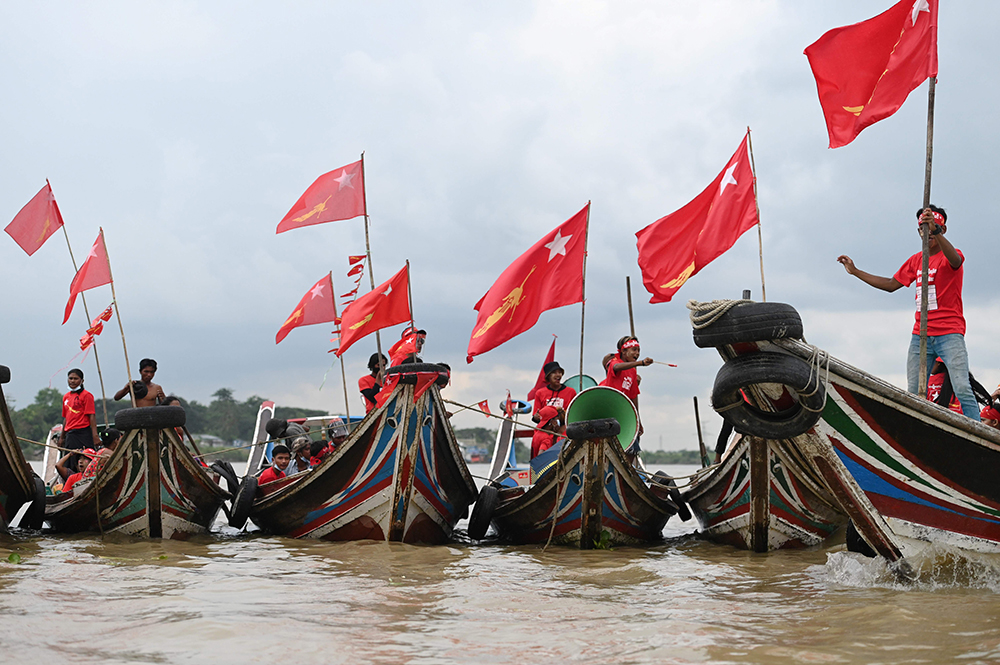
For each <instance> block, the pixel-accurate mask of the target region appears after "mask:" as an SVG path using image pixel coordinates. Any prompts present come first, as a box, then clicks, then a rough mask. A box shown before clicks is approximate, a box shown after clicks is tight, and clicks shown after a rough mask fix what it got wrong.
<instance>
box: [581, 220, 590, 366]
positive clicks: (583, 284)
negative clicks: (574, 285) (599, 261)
mask: <svg viewBox="0 0 1000 665" xmlns="http://www.w3.org/2000/svg"><path fill="white" fill-rule="evenodd" d="M584 229H585V230H584V232H583V275H582V277H581V279H580V291H582V293H581V295H582V296H583V299H582V300H580V385H581V386H582V385H583V324H584V321H585V320H586V308H587V242H588V241H589V240H590V201H587V224H586V225H585V226H584Z"/></svg>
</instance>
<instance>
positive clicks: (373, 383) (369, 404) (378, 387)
mask: <svg viewBox="0 0 1000 665" xmlns="http://www.w3.org/2000/svg"><path fill="white" fill-rule="evenodd" d="M380 359H381V361H382V367H388V366H389V361H388V360H387V359H386V357H385V356H383V355H380V354H378V353H373V354H372V357H371V358H369V359H368V371H369V372H371V374H365V375H364V376H362V377H361V378H360V379H358V390H360V391H361V398H362V400H364V403H365V413H368V412H369V411H371V410H372V409H374V408H375V399H376V398H377V397H378V394H379V393H380V392H382V374H381V371H380V370H381V369H382V368H380V367H379V360H380Z"/></svg>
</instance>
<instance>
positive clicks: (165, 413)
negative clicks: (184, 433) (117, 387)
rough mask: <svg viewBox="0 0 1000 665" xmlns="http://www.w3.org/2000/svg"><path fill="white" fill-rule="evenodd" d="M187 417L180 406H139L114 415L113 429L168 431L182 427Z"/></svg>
mask: <svg viewBox="0 0 1000 665" xmlns="http://www.w3.org/2000/svg"><path fill="white" fill-rule="evenodd" d="M186 422H187V416H186V415H185V413H184V407H182V406H140V407H137V408H134V409H122V410H121V411H119V412H118V413H116V414H115V427H116V428H117V429H120V430H122V431H123V432H124V431H126V430H130V429H168V428H170V427H183V426H184V423H186Z"/></svg>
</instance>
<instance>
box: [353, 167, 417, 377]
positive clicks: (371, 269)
mask: <svg viewBox="0 0 1000 665" xmlns="http://www.w3.org/2000/svg"><path fill="white" fill-rule="evenodd" d="M361 201H362V203H363V205H364V208H365V255H366V256H367V257H368V281H369V282H371V286H372V291H374V290H375V266H373V265H372V244H371V240H370V238H369V234H368V180H367V179H366V178H365V153H364V152H362V153H361ZM407 277H409V271H407ZM411 313H412V310H411ZM375 347H376V349H377V350H378V373H379V376H382V377H384V376H385V363H384V362H383V361H382V335H381V334H380V333H379V331H378V330H376V331H375ZM383 380H384V379H383Z"/></svg>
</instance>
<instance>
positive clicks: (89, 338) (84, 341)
mask: <svg viewBox="0 0 1000 665" xmlns="http://www.w3.org/2000/svg"><path fill="white" fill-rule="evenodd" d="M93 343H94V336H93V335H91V334H90V333H87V334H86V335H84V336H83V337H81V338H80V350H81V351H86V350H87V347H89V346H90V345H91V344H93Z"/></svg>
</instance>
